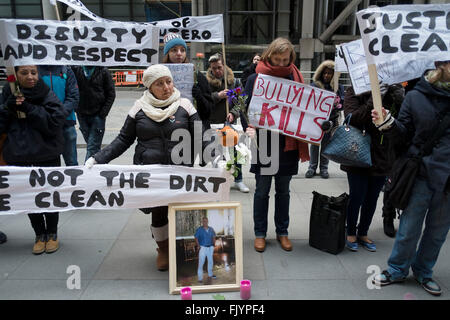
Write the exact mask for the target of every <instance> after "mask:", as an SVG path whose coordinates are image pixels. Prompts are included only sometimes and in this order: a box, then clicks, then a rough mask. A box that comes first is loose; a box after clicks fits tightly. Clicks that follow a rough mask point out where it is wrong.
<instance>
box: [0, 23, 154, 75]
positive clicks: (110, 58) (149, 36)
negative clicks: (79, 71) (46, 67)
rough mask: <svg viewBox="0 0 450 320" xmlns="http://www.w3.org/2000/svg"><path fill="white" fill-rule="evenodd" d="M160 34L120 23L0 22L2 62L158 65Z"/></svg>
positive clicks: (0, 57) (146, 27)
mask: <svg viewBox="0 0 450 320" xmlns="http://www.w3.org/2000/svg"><path fill="white" fill-rule="evenodd" d="M158 33H159V30H158V28H154V27H150V26H141V25H138V24H134V25H131V24H124V23H120V22H109V23H107V24H105V23H103V22H96V21H77V22H67V21H50V20H17V19H0V42H1V43H2V47H1V50H2V51H1V53H0V59H3V60H4V61H3V63H4V64H5V65H15V66H17V65H30V64H38V65H40V64H50V65H103V66H116V65H118V66H119V65H120V66H148V65H150V64H155V63H158V50H159V38H158Z"/></svg>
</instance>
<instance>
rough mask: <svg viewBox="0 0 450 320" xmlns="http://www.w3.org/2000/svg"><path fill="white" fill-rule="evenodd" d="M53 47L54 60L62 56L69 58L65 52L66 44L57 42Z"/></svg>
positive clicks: (60, 58)
mask: <svg viewBox="0 0 450 320" xmlns="http://www.w3.org/2000/svg"><path fill="white" fill-rule="evenodd" d="M55 49H56V55H55V60H56V61H59V60H62V59H63V58H64V59H66V60H68V61H70V60H71V58H70V56H69V55H68V54H67V53H66V51H67V49H68V48H67V46H65V45H63V44H57V45H56V46H55Z"/></svg>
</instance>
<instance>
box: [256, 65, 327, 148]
mask: <svg viewBox="0 0 450 320" xmlns="http://www.w3.org/2000/svg"><path fill="white" fill-rule="evenodd" d="M334 98H335V94H334V93H333V92H330V91H327V90H322V89H319V88H315V87H310V86H307V85H305V84H301V83H298V82H295V81H291V80H286V79H282V78H277V77H272V76H268V75H264V74H259V75H258V77H257V78H256V80H255V85H254V88H253V95H252V99H251V101H250V105H249V110H248V117H249V121H250V123H251V124H252V125H254V126H255V127H258V128H264V129H268V130H272V131H276V132H279V133H281V134H284V135H287V136H290V137H293V138H296V139H300V140H303V141H305V142H308V143H312V144H320V142H321V140H322V138H323V134H324V133H323V131H322V128H321V124H322V123H323V122H324V121H326V120H328V118H329V116H330V113H331V110H332V108H333V102H334Z"/></svg>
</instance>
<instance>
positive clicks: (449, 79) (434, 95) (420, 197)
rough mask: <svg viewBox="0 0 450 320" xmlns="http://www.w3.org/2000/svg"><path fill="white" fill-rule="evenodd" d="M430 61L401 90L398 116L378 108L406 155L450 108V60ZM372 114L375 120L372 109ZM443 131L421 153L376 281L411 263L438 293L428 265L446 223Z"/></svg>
mask: <svg viewBox="0 0 450 320" xmlns="http://www.w3.org/2000/svg"><path fill="white" fill-rule="evenodd" d="M435 65H436V69H435V70H429V71H427V72H426V73H425V74H424V76H423V77H422V78H421V79H420V81H419V82H418V83H417V85H416V86H415V87H414V89H413V90H412V91H410V92H409V93H408V94H407V95H406V98H405V101H404V102H403V105H402V108H401V109H400V114H399V115H398V118H397V119H395V118H394V117H393V116H392V115H391V114H388V113H387V111H386V110H384V109H383V118H384V119H385V121H384V122H383V123H382V124H381V125H380V126H378V130H380V131H381V132H382V133H383V134H384V135H385V136H389V137H392V139H397V141H398V143H399V144H407V146H408V149H407V152H406V153H405V156H407V157H412V156H415V155H417V154H418V153H419V150H420V149H421V147H423V146H424V145H425V143H426V142H427V141H428V140H429V139H430V138H431V137H432V135H433V133H434V132H435V131H436V130H437V127H438V126H439V124H440V123H441V121H442V119H443V118H444V116H448V114H449V113H450V102H449V101H450V61H449V60H447V61H438V62H436V63H435ZM372 119H373V120H374V122H376V121H377V120H378V119H379V114H378V112H377V111H375V110H373V111H372ZM444 132H445V133H444V134H443V135H442V136H441V137H440V139H439V140H438V141H437V142H436V143H435V144H434V147H433V149H432V151H431V153H429V154H427V155H424V156H423V157H422V161H421V166H420V171H419V174H418V176H417V177H416V178H415V182H414V187H413V189H412V193H411V196H410V198H409V203H408V206H407V207H406V209H405V210H403V212H402V214H401V216H400V225H399V229H398V232H397V236H396V239H395V243H394V247H393V249H392V253H391V256H390V257H389V260H388V268H387V270H385V271H383V272H382V273H381V274H380V275H377V276H375V278H374V280H373V282H374V283H375V284H377V285H380V286H385V285H389V284H391V283H395V282H402V281H404V280H405V279H406V277H407V276H408V274H409V269H410V268H411V269H412V272H413V274H414V277H415V278H416V280H417V281H418V282H419V283H420V284H421V285H422V287H423V288H424V289H425V290H426V291H427V292H429V293H431V294H432V295H436V296H438V295H440V294H441V293H442V289H441V288H440V286H439V285H438V284H437V282H436V281H435V280H434V279H433V267H434V266H435V264H436V262H437V259H438V257H439V252H440V249H441V247H442V245H443V244H444V242H445V240H446V238H447V234H448V231H449V228H450V214H449V213H450V196H449V194H450V162H449V159H450V127H447V128H445V131H444ZM424 221H425V228H424V229H423V224H424ZM422 229H423V231H422ZM418 243H419V245H418V246H417V244H418Z"/></svg>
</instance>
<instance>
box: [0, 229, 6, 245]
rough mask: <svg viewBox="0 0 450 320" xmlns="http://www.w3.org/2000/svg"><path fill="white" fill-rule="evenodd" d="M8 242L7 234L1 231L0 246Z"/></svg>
mask: <svg viewBox="0 0 450 320" xmlns="http://www.w3.org/2000/svg"><path fill="white" fill-rule="evenodd" d="M7 240H8V238H7V237H6V234H4V233H3V232H1V231H0V244H2V243H5V242H6V241H7Z"/></svg>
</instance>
